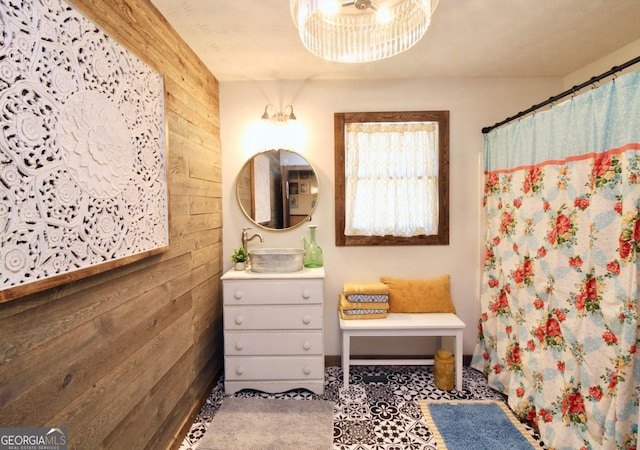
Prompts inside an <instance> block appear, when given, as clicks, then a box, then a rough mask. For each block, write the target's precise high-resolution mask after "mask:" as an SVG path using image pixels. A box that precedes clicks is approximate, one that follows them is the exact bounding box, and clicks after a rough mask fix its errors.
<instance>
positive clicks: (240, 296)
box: [233, 289, 244, 300]
mask: <svg viewBox="0 0 640 450" xmlns="http://www.w3.org/2000/svg"><path fill="white" fill-rule="evenodd" d="M243 295H244V294H243V293H242V291H241V290H239V289H238V290H237V291H235V292H234V293H233V296H234V298H235V299H236V300H240V299H241V298H242V296H243Z"/></svg>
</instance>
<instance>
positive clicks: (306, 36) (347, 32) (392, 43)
mask: <svg viewBox="0 0 640 450" xmlns="http://www.w3.org/2000/svg"><path fill="white" fill-rule="evenodd" d="M438 1H439V0H353V1H339V0H290V3H289V6H290V9H291V16H292V17H293V21H294V22H295V24H296V27H298V33H299V35H300V39H301V40H302V43H303V44H304V46H305V47H306V48H307V50H309V51H310V52H311V53H313V54H315V55H317V56H319V57H321V58H323V59H326V60H328V61H336V62H345V63H362V62H371V61H377V60H379V59H385V58H390V57H391V56H394V55H397V54H398V53H402V52H404V51H406V50H408V49H410V48H411V47H413V46H414V45H415V44H416V43H417V42H418V41H419V40H420V39H421V38H422V36H423V35H424V33H425V32H426V31H427V28H428V27H429V23H430V22H431V15H432V14H433V12H434V11H435V9H436V6H437V5H438Z"/></svg>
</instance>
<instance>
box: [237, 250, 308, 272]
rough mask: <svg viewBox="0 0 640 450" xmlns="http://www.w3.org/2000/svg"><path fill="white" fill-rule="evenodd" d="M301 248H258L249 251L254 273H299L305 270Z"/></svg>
mask: <svg viewBox="0 0 640 450" xmlns="http://www.w3.org/2000/svg"><path fill="white" fill-rule="evenodd" d="M303 259H304V250H302V249H301V248H257V249H255V250H250V251H249V260H250V261H251V271H252V272H262V273H279V272H298V271H299V270H302V268H303Z"/></svg>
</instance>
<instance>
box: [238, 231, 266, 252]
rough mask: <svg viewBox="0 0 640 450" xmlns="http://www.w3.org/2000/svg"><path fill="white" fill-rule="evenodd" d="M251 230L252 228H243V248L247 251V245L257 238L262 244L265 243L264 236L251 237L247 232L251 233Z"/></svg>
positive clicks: (258, 234)
mask: <svg viewBox="0 0 640 450" xmlns="http://www.w3.org/2000/svg"><path fill="white" fill-rule="evenodd" d="M250 229H251V227H244V228H242V247H243V248H244V249H245V250H246V249H247V243H248V242H249V241H252V240H254V239H255V238H258V239H260V242H264V239H263V238H262V235H261V234H260V233H255V234H254V235H253V236H251V237H249V233H247V231H249V230H250Z"/></svg>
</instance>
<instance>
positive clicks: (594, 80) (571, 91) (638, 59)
mask: <svg viewBox="0 0 640 450" xmlns="http://www.w3.org/2000/svg"><path fill="white" fill-rule="evenodd" d="M639 62H640V56H637V57H635V58H633V59H632V60H629V61H627V62H626V63H624V64H620V65H619V66H613V67H612V68H611V69H610V70H607V71H606V72H603V73H601V74H600V75H596V76H595V77H591V79H590V80H589V81H585V82H584V83H582V84H578V85H576V86H574V87H572V88H571V89H567V90H566V91H564V92H561V93H560V94H558V95H554V96H553V97H549V99H548V100H545V101H544V102H542V103H538V104H537V105H533V106H532V107H531V108H529V109H527V110H525V111H520V112H519V113H518V114H516V115H515V116H511V117H507V118H506V119H504V120H503V121H502V122H498V123H496V124H495V125H492V126H490V127H484V128H483V129H482V134H487V133H488V132H490V131H491V130H493V129H494V128H498V127H500V126H502V125H504V124H506V123H509V122H511V121H513V120H516V119H519V118H520V117H522V116H525V115H527V114H529V113H532V112H534V111H536V110H538V109H540V108H542V107H543V106H547V105H548V104H550V103H553V102H556V101H558V100H560V99H561V98H564V97H567V96H569V95H572V94H575V93H576V92H578V91H579V90H581V89H583V88H585V87H587V86H589V85H590V84H593V83H597V82H598V81H600V80H602V79H603V78H607V77H609V76H611V75H613V74H615V73H616V72H620V71H621V70H624V69H626V68H627V67H629V66H632V65H634V64H637V63H639Z"/></svg>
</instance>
